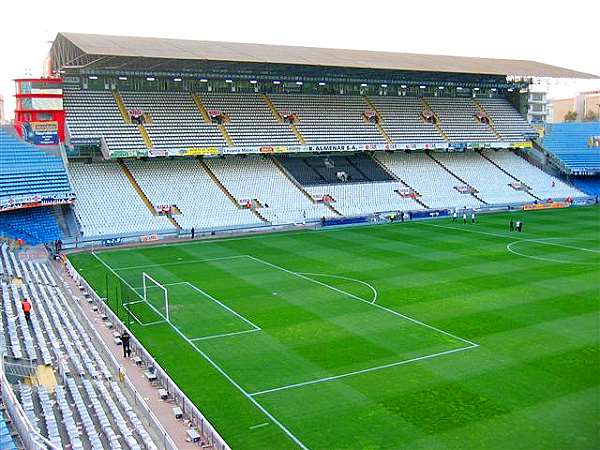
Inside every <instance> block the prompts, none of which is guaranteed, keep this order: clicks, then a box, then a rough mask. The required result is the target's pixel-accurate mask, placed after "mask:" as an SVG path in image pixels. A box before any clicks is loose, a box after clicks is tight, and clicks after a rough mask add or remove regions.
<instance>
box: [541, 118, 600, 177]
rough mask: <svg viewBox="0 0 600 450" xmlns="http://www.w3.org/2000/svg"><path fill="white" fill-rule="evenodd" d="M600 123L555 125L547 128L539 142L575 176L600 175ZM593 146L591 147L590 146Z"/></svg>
mask: <svg viewBox="0 0 600 450" xmlns="http://www.w3.org/2000/svg"><path fill="white" fill-rule="evenodd" d="M594 138H596V140H598V139H599V138H600V122H581V123H555V124H551V125H547V126H546V130H545V134H544V137H543V138H542V139H540V140H539V142H540V144H541V145H542V147H543V148H544V149H545V150H546V151H548V152H550V153H551V154H552V155H554V156H555V157H556V158H557V159H558V160H559V161H560V164H561V165H562V166H563V167H564V168H565V169H566V171H567V172H570V173H572V174H574V175H577V174H580V175H583V174H593V173H600V147H598V146H597V145H596V146H594V145H595V144H594ZM590 144H591V145H590Z"/></svg>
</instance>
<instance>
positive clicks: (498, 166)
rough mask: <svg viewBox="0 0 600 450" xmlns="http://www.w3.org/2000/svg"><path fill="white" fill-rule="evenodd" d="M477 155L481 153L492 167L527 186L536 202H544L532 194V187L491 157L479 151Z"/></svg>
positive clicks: (528, 191)
mask: <svg viewBox="0 0 600 450" xmlns="http://www.w3.org/2000/svg"><path fill="white" fill-rule="evenodd" d="M477 153H479V154H480V155H481V156H482V157H483V158H484V159H486V160H487V161H489V162H490V163H491V164H492V165H494V166H495V167H496V168H497V169H499V170H501V171H502V172H504V173H505V174H506V175H508V176H509V177H511V178H512V179H513V180H515V181H517V182H519V183H521V184H523V185H525V186H527V193H528V194H529V195H531V196H532V197H534V198H535V199H536V200H542V199H541V198H540V197H538V196H537V195H535V194H533V193H532V192H531V187H530V186H528V185H527V183H525V182H523V181H521V180H520V179H518V178H517V177H515V176H514V175H513V174H512V173H510V172H508V171H507V170H506V169H504V168H503V167H501V166H500V165H498V164H497V163H496V162H495V161H492V160H491V159H490V158H489V157H487V156H486V155H485V154H484V153H483V152H482V151H481V150H477Z"/></svg>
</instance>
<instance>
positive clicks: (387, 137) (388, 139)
mask: <svg viewBox="0 0 600 450" xmlns="http://www.w3.org/2000/svg"><path fill="white" fill-rule="evenodd" d="M363 99H364V100H365V103H366V104H367V106H368V107H369V109H371V110H372V111H374V112H375V114H377V117H378V118H379V122H377V123H375V127H376V128H377V130H379V133H380V134H381V135H382V136H383V138H384V139H385V141H386V142H387V143H388V144H393V143H394V141H393V140H392V138H391V137H390V135H389V134H388V132H387V131H386V129H385V128H384V127H383V125H382V124H383V123H385V118H384V117H383V115H382V114H381V113H380V112H379V110H378V109H377V106H375V104H374V103H373V102H372V101H371V99H370V98H369V97H367V96H366V95H365V96H363Z"/></svg>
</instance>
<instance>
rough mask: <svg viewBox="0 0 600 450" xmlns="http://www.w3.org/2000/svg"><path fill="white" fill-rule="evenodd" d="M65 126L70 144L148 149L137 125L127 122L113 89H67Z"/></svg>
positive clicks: (116, 148)
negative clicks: (102, 142) (102, 140)
mask: <svg viewBox="0 0 600 450" xmlns="http://www.w3.org/2000/svg"><path fill="white" fill-rule="evenodd" d="M64 108H65V113H66V117H67V121H66V127H67V134H68V136H69V143H70V144H71V145H100V140H101V138H104V141H105V142H106V145H107V147H108V148H109V149H114V150H120V151H125V152H130V153H133V154H136V152H145V151H147V146H146V144H145V142H144V139H143V138H142V136H141V134H140V132H139V130H138V127H137V125H135V124H132V123H126V122H125V120H124V118H123V115H122V114H121V111H120V110H119V107H118V105H117V102H116V100H115V98H114V96H113V95H112V93H111V92H110V91H87V90H86V91H80V90H76V89H65V90H64Z"/></svg>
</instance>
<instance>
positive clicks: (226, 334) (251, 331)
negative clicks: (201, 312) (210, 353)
mask: <svg viewBox="0 0 600 450" xmlns="http://www.w3.org/2000/svg"><path fill="white" fill-rule="evenodd" d="M257 331H261V329H260V328H253V329H251V330H244V331H234V332H233V333H222V334H213V335H211V336H203V337H198V338H191V339H190V341H192V342H196V341H207V340H209V339H217V338H222V337H227V336H235V335H238V334H245V333H256V332H257Z"/></svg>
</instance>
